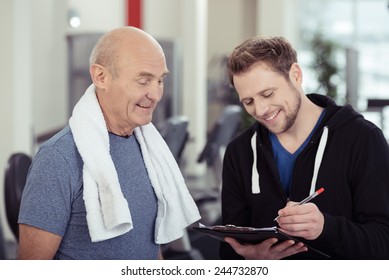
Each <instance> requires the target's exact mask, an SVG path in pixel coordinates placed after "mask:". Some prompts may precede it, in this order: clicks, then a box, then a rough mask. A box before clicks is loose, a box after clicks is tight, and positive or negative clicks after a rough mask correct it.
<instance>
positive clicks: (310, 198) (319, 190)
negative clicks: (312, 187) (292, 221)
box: [273, 188, 324, 221]
mask: <svg viewBox="0 0 389 280" xmlns="http://www.w3.org/2000/svg"><path fill="white" fill-rule="evenodd" d="M322 192H324V188H320V189H318V190H317V191H315V192H314V193H313V194H311V195H310V196H308V197H306V198H304V199H303V200H301V201H300V202H299V203H297V204H296V205H302V204H305V203H307V202H308V201H311V200H312V199H313V198H315V197H316V196H318V195H319V194H321V193H322ZM279 217H280V216H277V217H276V218H275V219H274V220H273V221H275V220H277V219H278V218H279Z"/></svg>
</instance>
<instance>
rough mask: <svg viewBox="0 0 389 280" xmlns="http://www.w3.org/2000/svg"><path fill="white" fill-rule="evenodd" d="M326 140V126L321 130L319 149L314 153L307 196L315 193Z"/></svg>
mask: <svg viewBox="0 0 389 280" xmlns="http://www.w3.org/2000/svg"><path fill="white" fill-rule="evenodd" d="M327 139H328V126H325V127H324V128H323V133H322V135H321V137H320V143H319V147H318V148H317V152H316V157H315V165H314V167H313V176H312V181H311V189H310V191H309V195H311V194H313V193H314V192H315V187H316V181H317V174H318V173H319V168H320V165H321V161H322V159H323V155H324V150H325V148H326V145H327Z"/></svg>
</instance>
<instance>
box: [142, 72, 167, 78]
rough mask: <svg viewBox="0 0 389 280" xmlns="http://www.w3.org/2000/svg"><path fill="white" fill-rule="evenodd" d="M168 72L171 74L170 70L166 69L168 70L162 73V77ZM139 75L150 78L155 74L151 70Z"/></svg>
mask: <svg viewBox="0 0 389 280" xmlns="http://www.w3.org/2000/svg"><path fill="white" fill-rule="evenodd" d="M167 74H169V70H168V71H166V72H164V73H163V74H162V77H165V76H166V75H167ZM138 77H149V78H154V77H155V75H154V74H152V73H150V72H140V73H139V74H138Z"/></svg>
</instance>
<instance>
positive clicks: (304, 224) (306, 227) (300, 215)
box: [274, 188, 324, 240]
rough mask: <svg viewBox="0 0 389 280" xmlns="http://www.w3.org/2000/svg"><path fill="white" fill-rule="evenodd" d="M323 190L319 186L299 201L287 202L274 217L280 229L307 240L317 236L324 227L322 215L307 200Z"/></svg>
mask: <svg viewBox="0 0 389 280" xmlns="http://www.w3.org/2000/svg"><path fill="white" fill-rule="evenodd" d="M323 192H324V188H320V189H318V190H317V191H315V192H314V193H312V194H311V195H309V196H308V197H306V198H304V199H303V200H301V201H300V202H292V201H290V202H288V203H287V204H286V206H285V207H284V208H283V209H281V210H280V211H278V216H277V217H276V218H275V219H274V220H275V221H277V222H278V225H279V228H280V230H282V231H283V232H285V233H286V234H289V235H292V236H297V237H303V238H305V239H307V240H314V239H316V238H317V237H319V235H320V234H321V233H322V231H323V228H324V216H323V214H322V213H321V212H320V210H319V208H317V206H316V205H315V204H313V203H308V202H309V201H311V200H312V199H314V198H315V197H316V196H318V195H319V194H321V193H323ZM292 206H293V207H292Z"/></svg>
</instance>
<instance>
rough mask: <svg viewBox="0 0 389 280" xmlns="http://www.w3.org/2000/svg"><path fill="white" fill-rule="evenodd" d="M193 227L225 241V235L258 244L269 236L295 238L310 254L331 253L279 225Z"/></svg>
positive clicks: (286, 238)
mask: <svg viewBox="0 0 389 280" xmlns="http://www.w3.org/2000/svg"><path fill="white" fill-rule="evenodd" d="M192 229H193V230H195V231H197V232H200V233H203V234H205V235H208V236H210V237H212V238H216V239H218V240H220V241H223V242H224V238H225V237H232V238H235V239H236V240H237V241H238V242H240V243H242V244H258V243H261V242H262V241H264V240H266V239H269V238H277V239H278V242H283V241H286V240H294V241H295V242H303V243H304V245H305V246H306V247H307V248H308V252H309V253H310V254H314V255H316V257H319V258H321V259H329V258H330V256H329V255H327V254H325V253H323V252H321V251H319V250H317V249H315V248H312V247H310V246H308V245H307V244H305V242H304V241H302V240H300V239H298V238H296V237H293V236H290V235H288V234H286V233H283V232H282V231H280V230H278V228H277V227H267V228H253V227H239V226H235V225H225V226H221V225H215V226H204V225H202V224H200V225H199V226H198V227H192ZM278 242H277V243H278ZM308 252H306V253H308Z"/></svg>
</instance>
